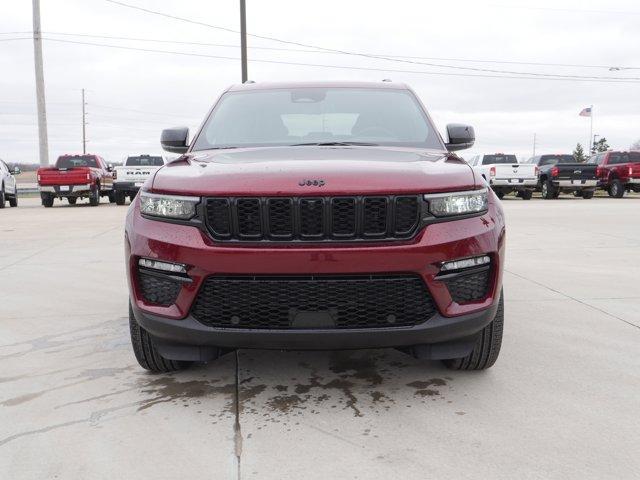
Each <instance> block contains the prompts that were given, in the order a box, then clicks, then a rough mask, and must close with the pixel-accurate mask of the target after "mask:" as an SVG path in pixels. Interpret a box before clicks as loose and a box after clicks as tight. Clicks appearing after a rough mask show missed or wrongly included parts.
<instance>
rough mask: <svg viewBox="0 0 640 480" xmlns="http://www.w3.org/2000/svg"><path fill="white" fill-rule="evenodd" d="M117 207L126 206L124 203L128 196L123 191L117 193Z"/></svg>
mask: <svg viewBox="0 0 640 480" xmlns="http://www.w3.org/2000/svg"><path fill="white" fill-rule="evenodd" d="M115 197H116V205H124V202H125V201H126V200H127V196H126V195H125V193H124V192H123V191H122V190H119V191H117V192H116V195H115Z"/></svg>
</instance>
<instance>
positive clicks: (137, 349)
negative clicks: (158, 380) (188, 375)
mask: <svg viewBox="0 0 640 480" xmlns="http://www.w3.org/2000/svg"><path fill="white" fill-rule="evenodd" d="M129 331H130V333H131V345H132V346H133V353H134V354H135V355H136V360H138V363H139V364H140V366H141V367H142V368H144V369H145V370H149V371H151V372H154V373H169V372H175V371H177V370H184V369H185V368H187V367H189V365H190V364H191V362H182V361H177V360H168V359H166V358H164V357H163V356H162V355H160V353H158V350H157V349H156V347H155V345H154V344H153V339H152V338H151V336H150V335H149V333H148V332H147V331H146V330H145V329H144V328H142V327H141V326H140V325H138V322H137V321H136V318H135V317H134V315H133V309H132V308H131V304H129Z"/></svg>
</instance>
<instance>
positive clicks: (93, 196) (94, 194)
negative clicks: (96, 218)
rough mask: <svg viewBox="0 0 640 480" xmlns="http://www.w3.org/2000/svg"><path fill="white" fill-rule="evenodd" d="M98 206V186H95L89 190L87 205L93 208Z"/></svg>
mask: <svg viewBox="0 0 640 480" xmlns="http://www.w3.org/2000/svg"><path fill="white" fill-rule="evenodd" d="M99 204H100V185H96V186H94V187H93V188H92V189H91V193H90V194H89V205H91V206H92V207H95V206H97V205H99Z"/></svg>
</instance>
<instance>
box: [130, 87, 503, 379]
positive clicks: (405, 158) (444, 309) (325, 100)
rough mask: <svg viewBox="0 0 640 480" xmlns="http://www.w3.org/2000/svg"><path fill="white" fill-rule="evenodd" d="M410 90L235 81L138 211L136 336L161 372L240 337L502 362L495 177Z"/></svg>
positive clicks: (269, 343)
mask: <svg viewBox="0 0 640 480" xmlns="http://www.w3.org/2000/svg"><path fill="white" fill-rule="evenodd" d="M447 133H448V142H447V143H445V142H444V141H443V139H442V138H441V136H440V135H439V134H438V132H437V130H436V129H435V127H434V125H433V123H432V121H431V119H430V117H429V115H428V114H427V112H426V110H425V108H424V106H423V105H422V104H421V103H420V100H418V98H417V96H416V95H415V93H414V92H413V91H412V90H411V89H410V88H408V87H407V86H405V85H401V84H395V83H390V82H383V83H273V84H256V83H247V84H243V85H238V86H233V87H231V88H229V89H228V90H226V91H225V92H224V93H223V94H222V96H221V97H220V98H219V99H218V101H217V102H216V103H215V105H214V106H213V108H212V109H211V110H210V112H209V114H208V116H207V118H206V120H205V122H204V124H203V126H202V127H201V129H200V130H199V132H198V133H197V134H196V135H195V138H194V139H193V141H191V142H189V140H188V137H189V136H188V130H187V129H186V128H175V129H170V130H165V131H163V132H162V139H161V143H162V146H163V148H164V149H165V150H168V151H170V152H174V153H182V154H183V155H182V156H181V157H180V158H178V159H176V160H174V161H172V162H170V163H169V164H167V165H165V166H163V167H161V168H160V169H159V170H158V171H157V172H156V173H155V175H152V176H151V177H150V178H149V179H148V180H147V181H146V183H145V185H144V186H143V187H142V189H141V191H140V194H139V195H138V196H137V197H136V199H135V201H134V202H133V203H132V204H131V206H130V208H129V212H128V214H127V219H126V232H125V248H126V261H127V274H128V280H129V287H130V310H129V312H130V331H131V340H132V343H133V350H134V353H135V355H136V358H137V360H138V362H139V363H140V365H141V366H142V367H144V368H146V369H148V370H151V371H155V372H167V371H172V370H178V369H181V368H184V367H186V366H188V365H189V364H190V363H191V362H194V361H196V362H198V361H199V362H203V361H205V362H206V361H209V360H212V359H214V358H216V357H217V356H219V355H220V354H221V352H224V351H227V350H229V349H237V348H265V349H292V350H300V349H311V350H330V349H356V348H381V347H397V348H400V349H402V350H403V351H405V352H408V353H411V354H413V355H415V356H417V357H418V358H426V359H440V360H443V361H444V362H445V364H446V365H447V366H448V367H449V368H452V369H462V370H480V369H485V368H488V367H490V366H491V365H493V363H494V362H495V360H496V358H497V357H498V353H499V350H500V344H501V341H502V327H503V299H502V270H503V263H504V248H505V225H504V216H503V212H502V208H501V206H500V202H499V201H498V200H497V198H496V196H495V194H494V193H493V192H492V191H491V189H489V188H487V184H486V182H485V181H484V180H483V179H482V178H479V177H478V176H476V175H474V172H473V170H472V168H471V167H469V165H467V164H466V162H465V161H464V160H462V159H461V158H459V157H458V156H456V155H455V154H453V153H450V152H452V151H455V150H460V149H463V148H468V147H470V146H471V145H473V142H474V132H473V129H472V128H471V127H469V126H466V125H460V124H451V125H448V126H447Z"/></svg>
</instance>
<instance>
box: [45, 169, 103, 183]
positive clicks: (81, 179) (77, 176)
mask: <svg viewBox="0 0 640 480" xmlns="http://www.w3.org/2000/svg"><path fill="white" fill-rule="evenodd" d="M90 179H91V170H90V169H89V168H83V167H78V168H62V169H57V168H41V169H40V170H38V184H39V185H44V186H48V185H81V184H87V183H89V181H90Z"/></svg>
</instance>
